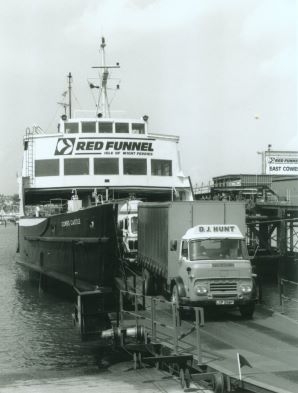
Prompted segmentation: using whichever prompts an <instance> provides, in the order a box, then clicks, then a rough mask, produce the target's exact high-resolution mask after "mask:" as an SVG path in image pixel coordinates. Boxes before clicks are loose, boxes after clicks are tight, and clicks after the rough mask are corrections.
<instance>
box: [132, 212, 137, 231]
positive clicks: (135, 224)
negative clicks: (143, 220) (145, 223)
mask: <svg viewBox="0 0 298 393" xmlns="http://www.w3.org/2000/svg"><path fill="white" fill-rule="evenodd" d="M131 232H132V233H137V232H138V217H137V216H135V217H131Z"/></svg>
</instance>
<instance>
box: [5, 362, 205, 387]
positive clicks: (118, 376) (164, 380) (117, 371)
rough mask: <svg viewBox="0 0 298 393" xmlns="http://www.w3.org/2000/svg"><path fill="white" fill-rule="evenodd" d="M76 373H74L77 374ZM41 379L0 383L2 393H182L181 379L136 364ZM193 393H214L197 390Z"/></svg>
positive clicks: (122, 364) (121, 364) (117, 365)
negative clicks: (136, 366)
mask: <svg viewBox="0 0 298 393" xmlns="http://www.w3.org/2000/svg"><path fill="white" fill-rule="evenodd" d="M74 372H75V371H73V372H72V373H74ZM48 374H49V375H47V376H44V377H42V378H40V377H39V378H37V379H29V380H18V381H15V382H8V383H4V384H3V381H2V382H1V381H0V393H12V392H13V393H53V392H55V393H65V392H68V393H69V392H72V393H98V392H104V393H118V392H121V393H140V392H142V393H158V392H163V393H181V391H182V389H181V386H180V382H179V380H178V378H176V377H175V376H172V375H169V374H168V373H166V372H165V371H161V370H157V369H156V368H154V367H153V368H152V367H150V368H148V367H146V368H141V369H137V370H134V369H133V367H132V362H123V363H119V364H116V365H113V366H111V367H109V368H107V369H105V370H98V369H95V370H94V373H92V374H87V375H84V374H83V375H80V376H69V373H68V374H65V373H63V372H61V374H60V373H59V371H56V372H55V373H52V375H50V374H51V373H48ZM191 391H192V392H196V391H199V392H200V393H210V390H207V389H200V390H198V389H197V388H195V387H193V388H192V389H191Z"/></svg>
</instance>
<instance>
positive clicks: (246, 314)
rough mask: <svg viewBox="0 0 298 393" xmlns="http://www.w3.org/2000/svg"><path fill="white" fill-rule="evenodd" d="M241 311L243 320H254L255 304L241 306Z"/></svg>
mask: <svg viewBox="0 0 298 393" xmlns="http://www.w3.org/2000/svg"><path fill="white" fill-rule="evenodd" d="M239 311H240V314H241V316H242V318H245V319H252V317H253V313H254V311H255V303H249V304H245V305H244V306H239Z"/></svg>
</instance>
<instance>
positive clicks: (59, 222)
mask: <svg viewBox="0 0 298 393" xmlns="http://www.w3.org/2000/svg"><path fill="white" fill-rule="evenodd" d="M116 225H117V205H116V204H112V203H107V204H103V205H98V206H95V207H91V208H86V209H81V210H78V211H76V212H72V213H64V214H58V215H54V216H51V217H48V218H23V219H21V220H20V223H19V235H18V243H19V244H18V249H19V253H18V258H17V260H18V262H19V263H21V264H22V265H24V266H26V267H28V268H29V269H31V270H33V271H36V272H38V273H40V274H42V275H43V276H48V277H52V278H54V279H57V280H58V281H61V282H63V283H65V284H67V285H69V286H74V287H75V288H77V289H78V290H80V291H88V290H94V289H96V288H101V289H102V291H104V290H107V289H108V288H111V287H112V286H113V279H114V275H115V273H116V270H117V263H118V255H117V232H116Z"/></svg>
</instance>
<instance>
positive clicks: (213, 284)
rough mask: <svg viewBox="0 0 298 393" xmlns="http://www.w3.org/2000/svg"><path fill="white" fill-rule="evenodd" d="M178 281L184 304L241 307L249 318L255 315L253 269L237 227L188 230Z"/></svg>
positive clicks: (199, 226) (180, 260)
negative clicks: (181, 283) (180, 285)
mask: <svg viewBox="0 0 298 393" xmlns="http://www.w3.org/2000/svg"><path fill="white" fill-rule="evenodd" d="M177 279H178V280H180V282H181V281H182V282H183V286H184V291H183V292H184V293H183V295H185V296H181V298H180V299H179V301H180V302H181V303H182V304H183V303H184V304H192V305H198V306H228V307H235V306H237V307H239V309H240V312H241V314H242V315H243V316H245V317H251V316H252V314H253V312H254V305H255V300H256V296H255V292H256V291H255V285H254V277H253V274H252V267H251V263H250V260H249V257H248V252H247V247H246V242H245V238H244V236H243V235H242V233H241V232H240V230H239V228H238V227H237V226H236V225H222V224H221V225H198V226H195V227H193V228H190V229H189V230H187V232H186V233H185V235H184V236H183V237H182V240H181V245H180V255H179V260H178V277H177ZM173 292H174V298H175V290H174V291H173V290H172V294H173ZM174 300H176V299H174Z"/></svg>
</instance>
